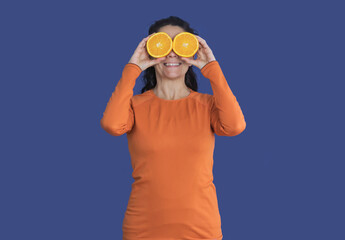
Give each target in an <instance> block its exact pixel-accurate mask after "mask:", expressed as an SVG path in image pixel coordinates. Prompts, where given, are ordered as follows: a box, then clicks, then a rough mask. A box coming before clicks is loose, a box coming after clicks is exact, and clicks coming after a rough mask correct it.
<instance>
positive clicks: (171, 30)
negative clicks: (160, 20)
mask: <svg viewBox="0 0 345 240" xmlns="http://www.w3.org/2000/svg"><path fill="white" fill-rule="evenodd" d="M158 32H165V33H167V34H168V35H169V36H170V37H171V39H172V40H174V37H175V36H176V35H177V34H179V33H181V32H185V30H184V29H183V28H181V27H179V26H172V25H166V26H164V27H161V28H160V29H159V30H158ZM190 59H193V56H192V57H190ZM166 62H174V63H176V62H177V63H181V65H179V66H171V67H170V66H165V65H164V63H166ZM190 66H192V65H191V64H187V63H186V62H184V61H182V60H181V58H180V56H179V55H177V54H176V53H175V52H174V51H173V50H171V52H170V53H169V54H168V55H167V56H166V60H164V61H163V62H161V63H159V64H156V65H154V68H155V71H156V77H157V78H160V79H177V78H183V79H184V77H185V75H186V72H187V71H188V68H189V67H190Z"/></svg>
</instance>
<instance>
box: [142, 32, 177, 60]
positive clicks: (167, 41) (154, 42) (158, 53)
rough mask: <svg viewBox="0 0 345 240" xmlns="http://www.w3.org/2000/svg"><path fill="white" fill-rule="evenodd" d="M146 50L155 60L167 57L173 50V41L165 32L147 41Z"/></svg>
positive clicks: (156, 34)
mask: <svg viewBox="0 0 345 240" xmlns="http://www.w3.org/2000/svg"><path fill="white" fill-rule="evenodd" d="M146 49H147V52H148V54H150V55H151V56H152V57H154V58H161V57H165V56H166V55H168V54H169V53H170V52H171V50H172V39H171V37H170V36H169V35H168V34H167V33H165V32H158V33H155V34H153V35H152V36H151V37H149V39H148V40H147V42H146Z"/></svg>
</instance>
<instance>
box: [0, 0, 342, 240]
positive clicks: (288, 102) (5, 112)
mask: <svg viewBox="0 0 345 240" xmlns="http://www.w3.org/2000/svg"><path fill="white" fill-rule="evenodd" d="M340 2H341V1H305V0H299V1H277V0H276V1H273V0H271V1H267V0H262V1H253V0H252V1H211V2H210V1H207V2H206V1H205V2H202V1H173V2H171V1H170V2H168V3H167V2H162V1H128V2H125V1H122V2H121V3H119V2H115V1H71V0H70V1H1V4H0V24H1V39H0V41H1V53H0V59H1V62H0V64H1V73H0V74H1V75H0V77H1V87H0V91H1V94H0V96H1V111H2V114H1V142H2V143H1V156H0V157H1V162H0V164H1V166H0V184H1V185H0V187H1V189H0V190H1V192H0V195H1V197H0V201H1V204H0V221H1V222H0V226H1V227H0V228H1V230H0V239H3V240H12V239H25V240H26V239H35V240H41V239H42V240H47V239H49V240H53V239H54V240H55V239H64V240H67V239H83V240H86V239H103V240H106V239H121V236H122V230H121V224H122V220H123V217H124V212H125V210H126V206H127V201H128V198H129V194H130V190H131V184H132V182H133V179H132V176H131V173H132V167H131V165H130V157H129V152H128V145H127V138H126V135H122V136H120V137H114V136H111V135H109V134H108V133H106V132H105V131H104V130H103V129H102V128H101V126H100V119H101V117H102V114H103V111H104V110H105V107H106V104H107V102H108V100H109V98H110V96H111V93H112V92H113V90H114V89H115V86H116V83H117V82H118V80H119V79H120V77H121V72H122V69H123V67H124V66H125V64H126V63H127V62H128V61H129V59H130V57H131V55H132V54H133V52H134V50H135V49H136V47H137V45H138V43H139V42H140V41H141V40H142V39H143V38H144V37H146V36H147V35H148V28H149V26H150V25H151V24H152V23H153V22H154V21H155V20H158V19H161V18H165V17H168V16H170V15H176V16H179V17H181V18H182V19H184V20H186V21H188V22H189V23H190V24H191V27H193V28H195V29H196V30H197V31H198V33H199V35H200V36H201V37H202V38H204V39H205V40H206V41H207V43H208V45H209V46H210V48H211V49H212V51H213V53H214V55H215V57H216V59H217V60H218V61H219V63H220V66H221V67H222V70H223V72H224V74H225V76H226V78H227V80H228V83H229V86H230V88H231V89H232V91H233V93H234V94H235V96H236V97H237V100H238V101H239V104H240V106H241V108H242V111H243V113H244V115H245V119H246V122H247V128H246V129H245V131H244V132H243V133H242V134H240V135H238V136H235V137H219V136H217V137H216V148H215V155H214V183H215V186H216V189H217V195H218V201H219V208H220V214H221V218H222V230H223V235H224V240H230V239H232V240H244V239H251V240H252V239H263V240H271V239H272V240H277V239H279V240H282V239H289V240H291V239H294V240H296V239H303V240H304V239H332V240H335V239H345V233H344V226H345V220H344V200H345V199H344V163H343V162H344V159H345V158H344V151H343V150H342V149H341V147H343V146H344V126H343V125H344V120H345V119H344V107H343V103H344V97H343V96H344V87H343V86H344V85H343V82H344V80H345V77H344V42H345V41H344V35H343V34H344V11H343V10H344V8H343V7H342V6H341V5H340ZM195 71H196V72H197V74H198V78H199V80H198V83H199V86H200V88H199V92H203V93H210V94H212V89H211V86H210V83H209V80H208V79H206V78H204V77H203V76H202V75H201V73H200V71H199V69H197V68H196V67H195ZM142 86H143V82H142V81H141V77H140V79H138V80H137V83H136V86H135V88H134V94H139V91H140V90H141V87H142Z"/></svg>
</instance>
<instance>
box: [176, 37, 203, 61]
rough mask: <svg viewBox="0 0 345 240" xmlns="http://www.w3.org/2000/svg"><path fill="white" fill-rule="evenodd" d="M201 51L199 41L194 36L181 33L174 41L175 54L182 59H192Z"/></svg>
mask: <svg viewBox="0 0 345 240" xmlns="http://www.w3.org/2000/svg"><path fill="white" fill-rule="evenodd" d="M198 49H199V41H198V39H197V38H196V37H195V35H194V34H192V33H189V32H181V33H179V34H177V35H176V36H175V38H174V41H173V50H174V52H175V53H176V54H177V55H179V56H181V57H192V56H194V54H195V53H196V52H197V51H198Z"/></svg>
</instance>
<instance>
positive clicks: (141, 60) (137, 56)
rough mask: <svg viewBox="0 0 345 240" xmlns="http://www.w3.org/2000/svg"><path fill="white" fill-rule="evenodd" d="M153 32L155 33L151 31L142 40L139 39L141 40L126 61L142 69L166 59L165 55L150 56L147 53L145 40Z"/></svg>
mask: <svg viewBox="0 0 345 240" xmlns="http://www.w3.org/2000/svg"><path fill="white" fill-rule="evenodd" d="M153 34H155V33H152V34H150V35H148V36H147V37H146V38H144V39H143V40H141V42H140V43H139V45H138V46H137V48H136V49H135V51H134V53H133V55H132V57H131V59H130V60H129V62H128V63H134V64H136V65H138V66H139V67H140V68H141V70H142V71H144V70H145V69H147V68H149V67H151V66H153V65H156V64H158V63H161V62H162V61H164V60H165V59H166V57H161V58H152V57H151V56H150V55H149V53H148V52H147V50H146V42H147V40H148V39H149V37H151V36H152V35H153Z"/></svg>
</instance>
